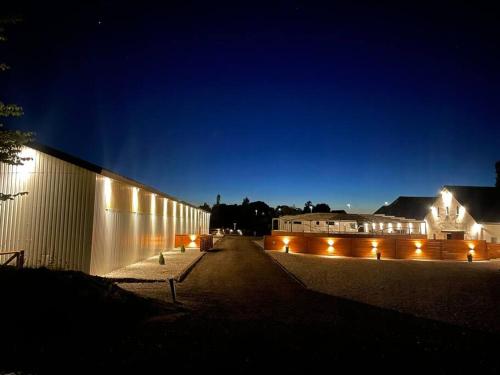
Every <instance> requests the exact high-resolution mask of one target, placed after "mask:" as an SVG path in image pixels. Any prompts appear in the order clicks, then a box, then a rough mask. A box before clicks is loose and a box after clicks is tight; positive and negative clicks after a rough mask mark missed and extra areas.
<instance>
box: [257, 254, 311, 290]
mask: <svg viewBox="0 0 500 375" xmlns="http://www.w3.org/2000/svg"><path fill="white" fill-rule="evenodd" d="M259 247H260V246H259ZM262 251H263V252H264V254H266V255H267V256H268V257H269V258H271V260H272V261H273V262H274V263H276V264H277V265H278V266H279V267H280V268H281V269H282V270H283V271H284V272H285V273H286V274H287V275H288V276H290V278H291V279H292V280H294V281H295V282H296V283H297V284H299V285H300V286H301V287H303V288H304V289H309V288H308V287H307V285H306V284H305V283H304V282H303V281H302V280H301V279H299V278H298V277H297V276H295V275H294V274H293V273H291V272H290V271H288V269H286V267H285V266H284V265H282V264H281V263H280V262H279V261H278V260H277V259H276V258H274V257H273V256H272V255H271V254H269V253H268V252H267V251H266V250H264V248H262Z"/></svg>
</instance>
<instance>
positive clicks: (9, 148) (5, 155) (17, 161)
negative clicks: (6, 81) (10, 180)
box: [0, 18, 33, 202]
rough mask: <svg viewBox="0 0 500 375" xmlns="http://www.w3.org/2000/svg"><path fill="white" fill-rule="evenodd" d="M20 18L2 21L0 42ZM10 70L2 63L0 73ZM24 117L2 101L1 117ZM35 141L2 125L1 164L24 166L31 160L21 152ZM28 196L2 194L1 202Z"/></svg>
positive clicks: (3, 40)
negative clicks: (7, 29) (8, 28)
mask: <svg viewBox="0 0 500 375" xmlns="http://www.w3.org/2000/svg"><path fill="white" fill-rule="evenodd" d="M19 21H20V20H19V19H18V18H9V19H4V20H0V42H5V41H7V37H6V35H5V28H4V25H8V24H16V23H18V22H19ZM8 70H10V66H9V65H7V63H5V62H0V72H6V71H8ZM22 115H23V109H22V107H20V106H18V105H17V104H5V103H3V102H2V101H0V117H19V116H22ZM32 140H33V133H31V132H25V131H20V130H6V129H5V128H4V124H2V123H0V163H5V164H8V165H23V163H24V162H26V161H29V160H30V159H31V158H28V157H22V156H21V155H20V154H21V150H22V148H23V146H24V145H25V144H27V143H28V142H30V141H32ZM25 194H28V193H27V192H25V191H23V192H17V193H2V192H0V202H1V201H7V200H12V199H14V198H15V197H17V196H20V195H25Z"/></svg>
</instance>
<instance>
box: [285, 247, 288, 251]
mask: <svg viewBox="0 0 500 375" xmlns="http://www.w3.org/2000/svg"><path fill="white" fill-rule="evenodd" d="M285 253H288V245H286V246H285Z"/></svg>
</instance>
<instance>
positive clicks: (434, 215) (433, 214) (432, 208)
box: [431, 206, 437, 218]
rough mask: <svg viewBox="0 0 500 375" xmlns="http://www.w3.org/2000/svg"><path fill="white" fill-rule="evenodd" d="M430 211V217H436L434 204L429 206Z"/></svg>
mask: <svg viewBox="0 0 500 375" xmlns="http://www.w3.org/2000/svg"><path fill="white" fill-rule="evenodd" d="M431 213H432V217H434V218H435V217H437V208H436V207H434V206H431Z"/></svg>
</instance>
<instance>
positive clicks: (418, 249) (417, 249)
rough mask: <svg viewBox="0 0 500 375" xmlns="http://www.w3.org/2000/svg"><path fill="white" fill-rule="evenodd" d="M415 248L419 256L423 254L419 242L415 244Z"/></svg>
mask: <svg viewBox="0 0 500 375" xmlns="http://www.w3.org/2000/svg"><path fill="white" fill-rule="evenodd" d="M415 248H416V250H415V252H416V253H417V254H422V243H421V242H419V241H417V242H415Z"/></svg>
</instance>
